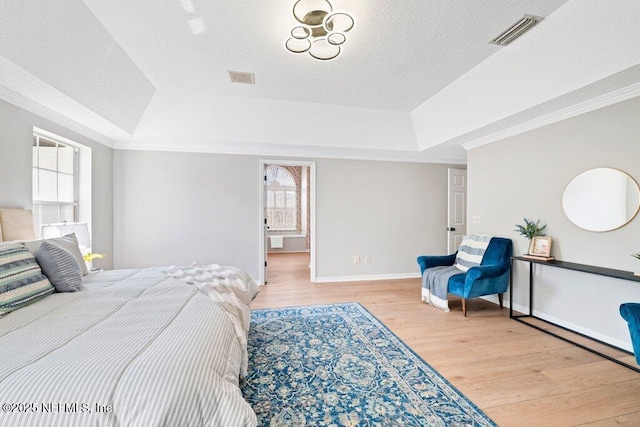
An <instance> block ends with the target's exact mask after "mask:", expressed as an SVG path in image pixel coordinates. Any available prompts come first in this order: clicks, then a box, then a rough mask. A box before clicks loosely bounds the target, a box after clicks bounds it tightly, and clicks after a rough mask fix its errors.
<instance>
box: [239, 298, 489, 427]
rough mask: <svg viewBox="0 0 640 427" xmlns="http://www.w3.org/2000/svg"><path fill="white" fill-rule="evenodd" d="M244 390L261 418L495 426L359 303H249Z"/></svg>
mask: <svg viewBox="0 0 640 427" xmlns="http://www.w3.org/2000/svg"><path fill="white" fill-rule="evenodd" d="M242 393H243V395H244V397H245V399H246V400H247V401H248V402H249V403H250V404H251V406H252V407H253V409H254V411H255V412H256V414H257V416H258V423H259V425H263V426H266V425H268V426H329V425H336V426H358V425H372V426H373V425H378V426H401V425H405V426H495V424H494V423H493V422H492V421H491V420H490V419H489V418H488V417H487V416H486V415H485V414H484V413H482V411H480V410H479V409H478V408H477V407H476V406H475V405H474V404H473V403H471V402H470V401H469V400H468V399H467V398H466V397H464V396H463V395H462V393H460V392H459V391H458V390H456V389H455V388H454V387H453V386H452V385H451V384H450V383H449V382H448V381H447V380H446V379H444V378H443V377H442V376H441V375H440V374H438V372H436V371H435V370H434V369H433V368H432V367H431V366H429V365H428V364H427V363H426V362H425V361H424V360H422V359H421V358H420V356H418V355H417V354H415V353H414V352H413V351H412V350H411V349H410V348H409V347H407V345H406V344H404V343H403V342H402V341H401V340H400V339H399V338H398V337H396V335H395V334H394V333H393V332H391V331H390V330H389V329H387V327H386V326H384V325H383V324H382V323H381V322H380V321H379V320H378V319H376V318H375V317H374V316H373V315H372V314H371V313H369V312H368V311H367V310H366V309H365V308H364V307H362V306H361V305H360V304H336V305H319V306H311V307H297V308H284V309H264V310H254V311H253V312H252V314H251V329H250V331H249V374H248V376H247V379H246V381H245V382H244V383H243V385H242Z"/></svg>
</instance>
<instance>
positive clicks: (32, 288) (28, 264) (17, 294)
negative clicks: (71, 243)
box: [0, 244, 55, 316]
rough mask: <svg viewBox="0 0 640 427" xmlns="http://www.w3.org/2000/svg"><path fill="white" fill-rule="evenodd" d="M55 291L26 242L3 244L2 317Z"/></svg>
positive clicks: (0, 259) (0, 253)
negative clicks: (26, 246)
mask: <svg viewBox="0 0 640 427" xmlns="http://www.w3.org/2000/svg"><path fill="white" fill-rule="evenodd" d="M54 290H55V289H54V287H53V286H51V282H49V279H47V277H46V276H45V275H44V274H42V270H41V269H40V266H39V265H38V263H37V262H36V259H35V258H34V257H33V255H31V253H30V252H29V250H28V249H27V248H25V247H24V245H22V244H15V245H6V246H2V247H0V316H4V315H5V314H7V313H9V312H11V311H13V310H17V309H19V308H21V307H24V306H25V305H28V304H31V303H32V302H34V301H37V300H38V299H40V298H42V297H44V296H46V295H49V294H52V293H53V292H54Z"/></svg>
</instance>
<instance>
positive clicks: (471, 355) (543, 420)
mask: <svg viewBox="0 0 640 427" xmlns="http://www.w3.org/2000/svg"><path fill="white" fill-rule="evenodd" d="M268 262H269V270H268V272H269V283H268V285H266V286H265V287H263V289H262V291H261V292H260V294H259V295H258V296H257V297H256V299H255V300H254V302H253V304H252V308H275V307H290V306H302V305H314V304H331V303H338V302H359V303H360V304H362V305H363V306H365V307H366V308H367V309H368V310H369V311H370V312H371V313H373V314H374V315H375V316H376V317H377V318H378V319H380V320H381V321H382V322H383V323H384V324H385V325H386V326H387V327H389V328H390V329H391V330H392V331H393V332H395V333H396V334H397V335H398V336H399V337H400V338H401V339H402V340H404V342H405V343H407V344H408V345H409V346H410V347H411V348H412V349H413V350H414V351H415V352H417V353H418V354H419V355H420V356H421V357H422V358H423V359H424V360H426V361H427V362H428V363H429V364H430V365H431V366H433V367H434V368H435V369H436V370H437V371H438V372H440V373H441V374H442V375H444V376H445V377H446V378H447V379H448V380H449V381H450V382H451V383H452V384H453V385H454V386H455V387H456V388H457V389H458V390H460V391H461V392H462V393H463V394H464V395H465V396H467V397H468V398H469V399H470V400H471V401H473V402H474V403H475V404H476V405H477V406H478V407H479V408H481V409H482V410H483V411H484V412H485V413H486V414H487V415H488V416H489V417H491V418H492V419H493V420H494V421H495V422H496V423H498V425H500V426H578V425H589V426H613V425H628V426H640V374H638V373H635V372H633V371H631V370H630V369H627V368H624V367H622V366H619V365H617V364H615V363H612V362H610V361H607V360H605V359H602V358H600V357H598V356H596V355H593V354H591V353H589V352H587V351H585V350H581V349H579V348H577V347H575V346H573V345H571V344H568V343H565V342H563V341H561V340H559V339H556V338H553V337H551V336H548V335H546V334H543V333H541V332H539V331H536V330H535V329H533V328H530V327H528V326H525V325H522V324H520V323H518V322H516V321H514V320H510V319H509V312H508V309H506V308H505V309H503V310H500V309H499V307H498V306H497V305H494V304H491V303H489V302H486V301H483V300H480V299H474V300H471V301H469V302H468V317H466V318H465V317H463V316H462V308H461V304H460V301H459V300H453V301H451V302H450V306H451V312H450V313H445V312H442V311H440V310H438V309H435V308H433V307H431V306H429V305H427V304H425V303H423V302H421V301H420V280H419V279H407V280H386V281H371V282H349V283H319V284H314V283H310V282H309V270H308V267H307V264H308V262H309V260H308V254H275V255H269V257H268ZM416 268H417V267H416Z"/></svg>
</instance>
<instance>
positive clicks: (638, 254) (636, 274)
mask: <svg viewBox="0 0 640 427" xmlns="http://www.w3.org/2000/svg"><path fill="white" fill-rule="evenodd" d="M631 256H632V257H634V258H638V259H640V252H638V253H637V254H631ZM633 274H634V275H635V276H640V271H638V272H635V273H633Z"/></svg>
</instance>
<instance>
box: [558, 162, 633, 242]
mask: <svg viewBox="0 0 640 427" xmlns="http://www.w3.org/2000/svg"><path fill="white" fill-rule="evenodd" d="M562 208H563V209H564V213H565V215H566V216H567V218H569V220H570V221H571V222H573V223H574V224H575V225H577V226H578V227H580V228H583V229H585V230H588V231H596V232H605V231H612V230H616V229H618V228H620V227H623V226H625V225H626V224H628V223H629V222H630V221H631V220H632V219H633V218H634V217H635V216H636V214H637V213H638V210H639V209H640V187H638V183H637V182H636V181H635V180H634V179H633V178H632V177H630V176H629V175H628V174H626V173H624V172H622V171H620V170H617V169H613V168H595V169H590V170H588V171H586V172H583V173H581V174H580V175H578V176H576V177H575V178H573V179H572V180H571V182H569V184H568V185H567V186H566V188H565V189H564V193H563V195H562Z"/></svg>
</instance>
